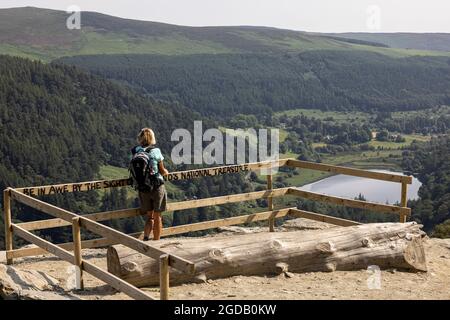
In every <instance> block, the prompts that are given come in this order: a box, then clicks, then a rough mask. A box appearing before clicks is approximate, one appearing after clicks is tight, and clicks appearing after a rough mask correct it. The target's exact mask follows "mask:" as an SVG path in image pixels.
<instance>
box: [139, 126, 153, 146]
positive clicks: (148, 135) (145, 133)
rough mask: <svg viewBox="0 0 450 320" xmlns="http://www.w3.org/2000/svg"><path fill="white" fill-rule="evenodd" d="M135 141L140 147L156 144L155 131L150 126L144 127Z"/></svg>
mask: <svg viewBox="0 0 450 320" xmlns="http://www.w3.org/2000/svg"><path fill="white" fill-rule="evenodd" d="M137 141H138V142H139V144H140V145H141V146H142V147H147V146H150V145H153V144H156V138H155V133H154V132H153V130H152V129H150V128H144V129H142V130H141V132H139V134H138V137H137Z"/></svg>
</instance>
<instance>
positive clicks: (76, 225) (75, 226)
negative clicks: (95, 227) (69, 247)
mask: <svg viewBox="0 0 450 320" xmlns="http://www.w3.org/2000/svg"><path fill="white" fill-rule="evenodd" d="M72 233H73V253H74V259H75V261H74V265H75V275H76V288H77V290H84V281H83V257H82V255H81V230H80V218H78V217H76V218H73V219H72Z"/></svg>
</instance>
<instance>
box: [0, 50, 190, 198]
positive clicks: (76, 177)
mask: <svg viewBox="0 0 450 320" xmlns="http://www.w3.org/2000/svg"><path fill="white" fill-rule="evenodd" d="M0 115H1V116H0V139H1V141H2V143H1V145H0V158H1V159H2V161H1V163H0V189H2V190H3V189H4V188H5V187H6V186H16V187H19V186H26V185H28V184H31V185H33V184H34V185H43V184H50V183H55V182H59V183H62V182H65V181H83V180H84V181H86V180H92V179H93V178H95V176H96V175H97V173H98V169H99V165H101V164H105V163H108V164H112V165H120V166H125V165H126V164H127V163H128V153H129V150H130V148H131V147H132V146H133V145H134V144H135V143H136V141H135V140H136V138H135V137H136V135H137V132H138V131H139V130H140V129H141V128H142V127H144V126H151V127H152V128H153V129H154V130H155V132H157V133H158V136H159V137H160V138H161V144H160V145H161V147H162V148H163V149H166V148H167V149H168V148H169V143H170V135H171V132H172V130H173V129H174V128H178V127H188V128H189V127H190V126H192V122H193V117H194V115H193V114H192V112H191V111H189V110H187V109H185V108H183V107H181V106H176V105H168V104H166V103H162V102H158V101H155V100H153V99H150V98H146V97H143V96H141V95H139V94H136V93H135V92H133V91H131V90H129V89H127V88H126V87H123V86H120V85H118V84H114V83H112V82H110V81H108V80H104V79H101V78H99V77H97V76H93V75H89V74H87V73H85V72H82V71H80V70H78V69H77V68H75V67H70V66H58V65H48V64H42V63H40V62H32V61H29V60H26V59H22V58H14V57H8V56H0Z"/></svg>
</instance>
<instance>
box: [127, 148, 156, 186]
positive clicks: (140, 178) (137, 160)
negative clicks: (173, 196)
mask: <svg viewBox="0 0 450 320" xmlns="http://www.w3.org/2000/svg"><path fill="white" fill-rule="evenodd" d="M153 148H154V147H150V148H146V149H144V148H142V147H136V148H134V149H133V151H132V153H133V156H132V158H131V161H130V166H129V169H128V170H129V171H130V178H131V179H132V182H133V183H132V185H133V187H134V188H135V190H138V191H140V192H150V191H153V190H155V189H157V188H158V187H159V186H160V185H161V184H162V183H163V182H162V181H161V180H160V179H159V178H158V176H157V173H156V172H155V171H154V170H153V162H152V157H151V155H150V151H151V150H152V149H153Z"/></svg>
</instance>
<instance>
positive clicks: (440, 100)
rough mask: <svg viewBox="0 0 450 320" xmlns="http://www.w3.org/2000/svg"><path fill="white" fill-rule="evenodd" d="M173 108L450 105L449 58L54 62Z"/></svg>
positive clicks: (226, 113)
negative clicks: (176, 105) (122, 85)
mask: <svg viewBox="0 0 450 320" xmlns="http://www.w3.org/2000/svg"><path fill="white" fill-rule="evenodd" d="M54 63H65V64H71V65H77V66H79V67H82V68H84V69H86V70H89V71H91V72H93V73H94V74H97V75H101V76H104V77H107V78H110V79H114V80H117V81H120V82H122V83H127V84H129V85H130V86H132V87H134V88H136V89H138V90H141V91H142V92H143V93H145V94H146V95H149V96H152V97H155V98H161V99H164V100H168V101H176V102H179V103H180V104H182V105H185V106H187V107H188V108H190V109H192V110H195V111H198V112H200V113H201V114H202V115H207V116H213V117H216V118H220V119H223V118H229V117H231V116H233V115H236V114H238V113H244V114H261V113H265V114H270V113H271V112H273V111H280V110H288V109H296V108H318V109H322V110H363V111H376V110H378V111H396V110H417V109H424V108H431V107H435V106H438V105H441V104H447V105H448V104H450V59H449V58H447V57H419V56H416V57H406V58H393V57H388V56H386V55H382V54H378V53H370V52H364V51H357V50H353V51H337V50H335V51H333V50H321V51H308V52H303V53H295V54H294V53H286V54H283V55H281V54H278V55H276V54H216V55H185V56H182V57H179V56H160V55H92V56H75V57H67V58H62V59H59V60H56V61H55V62H54Z"/></svg>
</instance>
